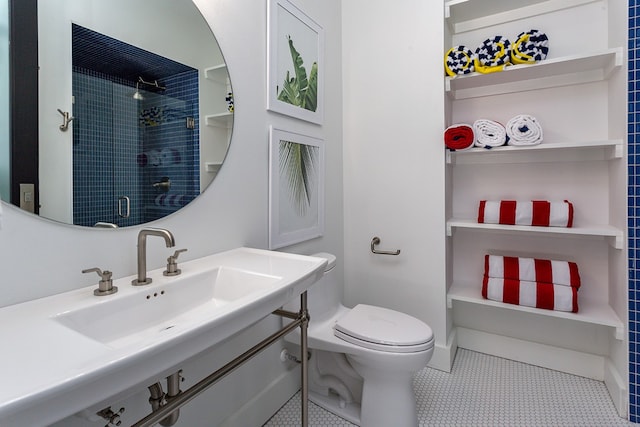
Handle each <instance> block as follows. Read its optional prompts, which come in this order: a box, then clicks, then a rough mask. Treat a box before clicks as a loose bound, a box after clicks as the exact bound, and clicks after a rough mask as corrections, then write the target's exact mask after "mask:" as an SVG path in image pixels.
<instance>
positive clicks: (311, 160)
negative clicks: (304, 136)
mask: <svg viewBox="0 0 640 427" xmlns="http://www.w3.org/2000/svg"><path fill="white" fill-rule="evenodd" d="M318 150H319V149H318V147H315V146H313V145H306V144H298V143H296V142H291V141H283V140H281V141H280V144H279V157H280V158H279V161H280V174H281V176H283V177H284V178H285V179H286V181H287V182H286V184H287V188H288V189H289V200H290V201H291V203H292V205H293V208H294V209H295V211H296V213H297V214H298V215H300V216H301V217H302V216H305V215H306V213H307V209H308V208H309V207H310V206H311V196H312V188H313V184H314V182H315V179H316V173H317V159H318Z"/></svg>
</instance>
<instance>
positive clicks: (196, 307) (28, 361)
mask: <svg viewBox="0 0 640 427" xmlns="http://www.w3.org/2000/svg"><path fill="white" fill-rule="evenodd" d="M325 265H326V260H324V259H322V258H315V257H308V256H302V255H294V254H288V253H283V252H273V251H267V250H262V249H251V248H238V249H233V250H230V251H226V252H221V253H218V254H214V255H210V256H207V257H203V258H199V259H196V260H192V261H187V262H183V263H181V264H180V268H181V270H182V274H181V275H179V276H173V277H166V276H163V274H162V271H163V270H164V268H159V269H156V270H152V271H149V272H148V276H149V277H151V278H152V279H153V282H152V283H151V284H149V285H146V286H132V285H131V280H132V279H133V278H134V277H135V276H128V277H123V278H119V279H116V280H114V282H113V284H114V286H117V287H118V292H117V293H115V294H112V295H108V296H101V297H96V296H94V295H93V290H94V289H95V288H96V284H94V285H92V286H87V287H84V288H80V289H76V290H73V291H69V292H65V293H61V294H58V295H52V296H50V297H46V298H41V299H37V300H33V301H28V302H25V303H22V304H16V305H13V306H9V307H3V308H0V324H2V325H5V326H6V327H3V328H0V342H2V343H10V345H9V347H7V349H6V351H2V352H0V366H8V367H10V369H7V370H5V372H4V377H3V380H4V381H5V382H6V383H7V384H11V387H2V388H0V426H2V427H14V426H15V427H22V426H27V425H50V424H54V423H56V422H57V421H60V420H62V419H64V418H66V417H69V416H71V415H73V414H75V413H77V412H80V411H83V410H85V409H87V408H93V409H96V410H97V409H102V407H104V403H105V402H109V401H110V400H111V399H116V398H117V397H119V396H123V395H127V394H128V393H132V392H136V391H139V390H140V388H146V387H147V386H148V385H149V384H151V383H152V382H153V381H156V380H157V378H158V376H159V375H163V374H164V375H166V374H167V372H171V371H172V370H175V369H176V368H177V367H179V366H180V365H181V364H182V363H183V362H184V361H186V360H188V359H190V358H193V357H194V356H197V355H199V354H201V353H203V352H205V351H207V350H209V349H211V348H212V347H214V346H216V345H217V344H219V343H221V342H222V341H224V340H226V339H227V338H229V337H231V336H232V335H234V334H236V333H238V332H240V331H242V330H243V329H246V328H247V327H249V326H251V325H253V324H255V323H256V322H258V321H260V320H261V319H263V318H265V317H267V316H269V315H270V314H271V313H272V312H273V311H274V310H276V309H277V308H279V307H281V306H283V305H284V304H285V303H287V302H288V301H289V300H291V299H292V298H295V297H296V296H298V295H299V294H300V293H302V292H304V291H305V290H306V289H308V288H309V287H310V286H311V285H312V284H313V283H315V282H316V281H317V280H318V279H319V278H320V277H321V275H322V272H323V270H324V266H325ZM79 270H80V269H78V271H79ZM19 285H20V284H19V283H17V284H16V286H19ZM274 332H275V331H274ZM97 406H100V407H97ZM96 407H97V408H96Z"/></svg>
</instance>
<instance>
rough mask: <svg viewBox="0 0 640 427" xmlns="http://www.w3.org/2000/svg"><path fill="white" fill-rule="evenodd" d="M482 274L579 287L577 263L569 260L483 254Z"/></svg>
mask: <svg viewBox="0 0 640 427" xmlns="http://www.w3.org/2000/svg"><path fill="white" fill-rule="evenodd" d="M484 276H485V277H488V278H499V279H512V280H524V281H528V282H544V283H551V284H554V285H562V286H571V287H573V288H576V289H578V288H580V272H579V271H578V264H576V263H575V262H571V261H558V260H550V259H538V258H524V257H514V256H500V255H485V256H484Z"/></svg>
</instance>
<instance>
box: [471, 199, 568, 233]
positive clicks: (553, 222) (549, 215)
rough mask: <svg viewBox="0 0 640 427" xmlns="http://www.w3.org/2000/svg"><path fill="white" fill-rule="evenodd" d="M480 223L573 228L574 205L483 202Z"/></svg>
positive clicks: (563, 203)
mask: <svg viewBox="0 0 640 427" xmlns="http://www.w3.org/2000/svg"><path fill="white" fill-rule="evenodd" d="M478 222H479V223H484V224H505V225H532V226H538V227H567V228H570V227H572V226H573V204H572V203H571V202H569V201H567V200H564V201H562V202H549V201H546V200H532V201H530V202H529V201H515V200H500V201H492V200H481V201H480V206H479V207H478Z"/></svg>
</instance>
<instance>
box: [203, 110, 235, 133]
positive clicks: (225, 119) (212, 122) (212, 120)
mask: <svg viewBox="0 0 640 427" xmlns="http://www.w3.org/2000/svg"><path fill="white" fill-rule="evenodd" d="M204 118H205V122H206V123H207V126H214V127H222V128H227V129H230V128H231V124H232V123H233V113H230V112H228V111H226V112H224V113H218V114H210V115H208V116H205V117H204Z"/></svg>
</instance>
